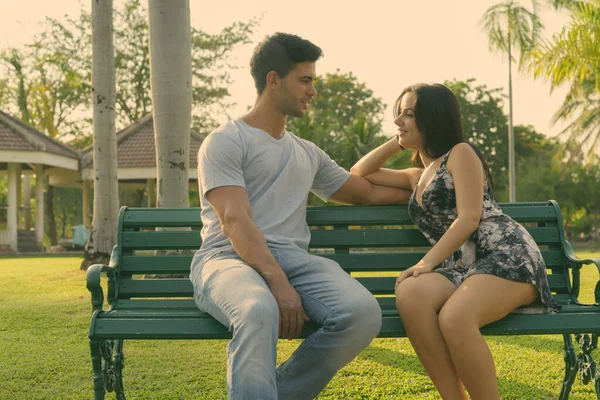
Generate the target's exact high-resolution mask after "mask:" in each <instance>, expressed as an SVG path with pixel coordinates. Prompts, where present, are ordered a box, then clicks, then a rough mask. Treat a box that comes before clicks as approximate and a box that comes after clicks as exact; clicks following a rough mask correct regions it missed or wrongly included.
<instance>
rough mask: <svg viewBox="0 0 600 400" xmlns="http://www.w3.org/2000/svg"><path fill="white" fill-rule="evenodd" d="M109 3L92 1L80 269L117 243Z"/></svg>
mask: <svg viewBox="0 0 600 400" xmlns="http://www.w3.org/2000/svg"><path fill="white" fill-rule="evenodd" d="M115 91H116V87H115V62H114V45H113V2H112V0H104V1H93V2H92V93H91V95H92V104H93V109H94V117H93V122H94V175H95V179H94V215H93V219H92V231H91V233H90V240H89V241H88V243H87V244H86V246H85V255H84V260H83V261H82V263H81V268H82V269H87V268H88V267H89V266H90V265H92V264H107V263H108V260H109V259H110V254H111V251H112V247H113V246H114V245H115V243H116V242H117V237H116V236H117V220H118V211H119V204H118V201H119V196H118V191H117V137H116V133H115Z"/></svg>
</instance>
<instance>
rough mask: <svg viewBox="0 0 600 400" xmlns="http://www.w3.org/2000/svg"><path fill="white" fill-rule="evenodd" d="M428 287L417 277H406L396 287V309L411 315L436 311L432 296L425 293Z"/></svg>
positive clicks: (407, 315) (405, 314)
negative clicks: (418, 280)
mask: <svg viewBox="0 0 600 400" xmlns="http://www.w3.org/2000/svg"><path fill="white" fill-rule="evenodd" d="M425 291H426V288H424V287H423V285H421V284H420V282H417V280H416V279H414V278H413V279H411V278H409V279H405V280H404V281H402V282H401V283H400V284H399V285H398V287H397V288H396V292H395V293H396V309H397V310H398V313H399V314H400V315H403V316H405V317H410V316H411V315H413V314H419V315H421V314H422V313H423V312H436V311H437V310H436V309H435V306H434V304H433V302H432V301H430V300H431V299H430V297H429V296H427V295H425V296H424V293H426V292H425Z"/></svg>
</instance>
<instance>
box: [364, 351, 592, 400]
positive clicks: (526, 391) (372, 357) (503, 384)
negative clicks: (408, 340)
mask: <svg viewBox="0 0 600 400" xmlns="http://www.w3.org/2000/svg"><path fill="white" fill-rule="evenodd" d="M358 358H359V359H361V360H364V361H370V362H376V363H378V364H380V365H382V366H386V367H392V368H398V369H400V370H403V371H406V372H409V373H412V374H418V375H422V376H427V373H426V372H425V369H424V368H423V366H422V365H421V362H420V361H419V358H418V357H417V356H416V355H414V354H404V353H401V352H398V351H394V350H390V349H386V348H383V347H378V346H375V345H373V344H371V345H370V346H369V347H367V348H366V349H365V350H363V351H362V352H361V353H360V354H359V356H358ZM498 384H499V386H500V391H501V392H512V393H520V394H522V395H524V396H527V397H526V398H532V399H533V398H535V399H539V400H554V399H557V398H558V394H559V392H560V385H561V382H557V383H556V393H554V392H552V391H548V390H543V389H540V388H539V387H536V386H532V385H527V384H524V383H521V382H515V381H513V380H511V379H504V378H499V379H498ZM530 396H534V397H530ZM507 398H509V397H507ZM510 398H512V397H510ZM570 398H571V399H573V400H577V399H582V400H583V399H584V398H583V397H579V396H574V395H573V394H571V396H570Z"/></svg>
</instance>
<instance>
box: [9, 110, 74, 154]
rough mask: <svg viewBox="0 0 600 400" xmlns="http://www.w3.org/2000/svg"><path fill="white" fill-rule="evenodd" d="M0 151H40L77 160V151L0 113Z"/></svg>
mask: <svg viewBox="0 0 600 400" xmlns="http://www.w3.org/2000/svg"><path fill="white" fill-rule="evenodd" d="M0 150H8V151H12V150H14V151H42V152H47V153H54V154H58V155H61V156H65V157H69V158H74V159H77V160H78V159H79V154H78V153H77V151H75V150H73V149H72V148H70V147H68V146H67V145H64V144H62V143H60V142H59V141H57V140H55V139H52V138H51V137H49V136H47V135H45V134H43V133H42V132H40V131H38V130H37V129H35V128H33V127H32V126H30V125H28V124H26V123H24V122H22V121H20V120H18V119H17V118H15V117H12V116H10V115H8V114H6V113H5V112H2V111H0Z"/></svg>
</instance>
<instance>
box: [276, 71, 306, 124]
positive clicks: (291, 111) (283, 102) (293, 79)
mask: <svg viewBox="0 0 600 400" xmlns="http://www.w3.org/2000/svg"><path fill="white" fill-rule="evenodd" d="M316 78H317V73H316V63H314V62H309V61H307V62H303V63H299V64H296V65H295V67H294V68H293V69H292V70H291V71H290V72H289V73H288V74H287V75H286V76H285V78H283V79H281V82H280V86H279V87H278V89H277V91H276V92H275V97H274V98H275V105H276V106H277V108H278V109H279V110H280V111H281V112H282V113H283V114H285V115H289V116H291V117H298V118H302V117H303V116H304V114H305V113H306V109H307V108H308V103H309V102H310V100H311V99H312V98H313V97H314V96H315V95H316V94H317V91H316V90H315V86H314V82H315V79H316Z"/></svg>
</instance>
